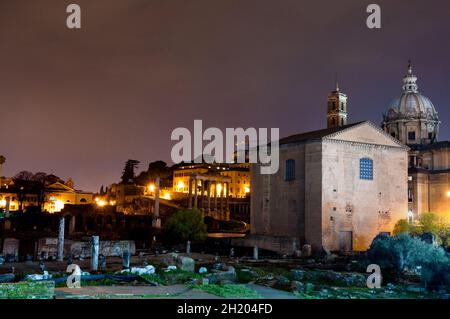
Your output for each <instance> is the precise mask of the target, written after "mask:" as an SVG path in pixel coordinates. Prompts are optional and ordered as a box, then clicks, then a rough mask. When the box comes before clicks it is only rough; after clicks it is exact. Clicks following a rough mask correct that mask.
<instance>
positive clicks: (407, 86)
mask: <svg viewBox="0 0 450 319" xmlns="http://www.w3.org/2000/svg"><path fill="white" fill-rule="evenodd" d="M386 115H387V119H388V120H395V119H401V118H405V119H421V118H422V119H430V120H439V118H438V114H437V112H436V109H435V107H434V105H433V103H432V102H431V100H430V99H429V98H427V97H426V96H424V95H422V94H420V93H419V91H418V85H417V77H416V76H415V75H414V74H413V71H412V66H411V63H409V65H408V73H407V74H406V75H405V77H404V78H403V92H402V94H401V95H400V97H397V98H395V99H394V100H392V102H391V103H390V104H389V109H388V111H387V113H386Z"/></svg>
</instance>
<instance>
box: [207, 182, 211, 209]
mask: <svg viewBox="0 0 450 319" xmlns="http://www.w3.org/2000/svg"><path fill="white" fill-rule="evenodd" d="M207 185H208V186H207V191H206V193H207V196H208V209H207V212H208V213H209V212H210V211H211V181H208V184H207Z"/></svg>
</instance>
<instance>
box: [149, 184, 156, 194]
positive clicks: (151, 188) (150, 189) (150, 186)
mask: <svg viewBox="0 0 450 319" xmlns="http://www.w3.org/2000/svg"><path fill="white" fill-rule="evenodd" d="M148 190H149V191H150V192H151V193H153V192H154V191H155V184H150V185H149V186H148Z"/></svg>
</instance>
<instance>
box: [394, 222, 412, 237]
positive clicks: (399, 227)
mask: <svg viewBox="0 0 450 319" xmlns="http://www.w3.org/2000/svg"><path fill="white" fill-rule="evenodd" d="M413 231H414V226H413V225H412V224H411V223H410V222H408V221H407V220H406V219H400V220H399V221H398V222H397V223H396V224H395V226H394V230H393V233H394V235H399V234H402V233H407V234H411V233H412V232H413Z"/></svg>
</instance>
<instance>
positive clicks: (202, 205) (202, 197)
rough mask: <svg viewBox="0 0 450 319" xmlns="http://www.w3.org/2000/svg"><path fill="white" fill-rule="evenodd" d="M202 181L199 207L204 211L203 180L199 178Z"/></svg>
mask: <svg viewBox="0 0 450 319" xmlns="http://www.w3.org/2000/svg"><path fill="white" fill-rule="evenodd" d="M200 181H201V183H202V186H201V188H200V196H201V197H200V209H201V210H202V211H204V208H205V180H203V179H202V180H200Z"/></svg>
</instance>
